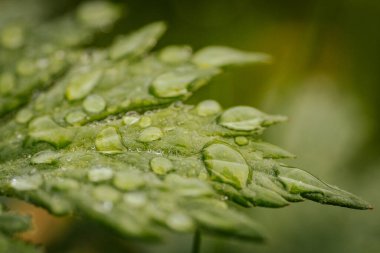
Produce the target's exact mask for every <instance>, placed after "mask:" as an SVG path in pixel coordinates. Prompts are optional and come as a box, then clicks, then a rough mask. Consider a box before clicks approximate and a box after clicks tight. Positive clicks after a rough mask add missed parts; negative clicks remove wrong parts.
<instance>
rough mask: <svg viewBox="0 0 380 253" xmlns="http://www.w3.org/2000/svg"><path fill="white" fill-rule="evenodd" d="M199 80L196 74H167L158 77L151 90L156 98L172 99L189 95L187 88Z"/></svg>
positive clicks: (173, 72) (174, 72)
mask: <svg viewBox="0 0 380 253" xmlns="http://www.w3.org/2000/svg"><path fill="white" fill-rule="evenodd" d="M196 78H197V76H196V75H194V73H181V72H176V71H172V72H167V73H164V74H162V75H160V76H158V77H157V78H156V79H155V80H154V81H153V83H152V86H151V89H152V92H153V94H154V95H155V96H157V97H161V98H172V97H178V96H181V95H185V94H187V92H188V90H187V86H188V85H189V84H190V83H192V82H193V81H195V79H196Z"/></svg>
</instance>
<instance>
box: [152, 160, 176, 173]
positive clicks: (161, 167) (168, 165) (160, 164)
mask: <svg viewBox="0 0 380 253" xmlns="http://www.w3.org/2000/svg"><path fill="white" fill-rule="evenodd" d="M150 167H151V168H152V170H153V172H154V173H156V174H158V175H165V174H166V173H168V172H169V171H171V170H172V169H173V164H172V162H171V161H170V160H169V159H167V158H165V157H155V158H153V159H152V160H150Z"/></svg>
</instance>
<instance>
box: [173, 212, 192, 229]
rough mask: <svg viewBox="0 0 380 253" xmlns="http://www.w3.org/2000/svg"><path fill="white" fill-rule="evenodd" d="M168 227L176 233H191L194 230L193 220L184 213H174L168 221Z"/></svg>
mask: <svg viewBox="0 0 380 253" xmlns="http://www.w3.org/2000/svg"><path fill="white" fill-rule="evenodd" d="M166 223H167V225H168V226H169V227H170V228H171V229H173V230H176V231H180V232H190V231H192V230H194V222H193V220H192V219H191V218H190V217H189V216H188V215H186V214H184V213H178V212H177V213H172V214H170V215H169V217H168V218H167V219H166Z"/></svg>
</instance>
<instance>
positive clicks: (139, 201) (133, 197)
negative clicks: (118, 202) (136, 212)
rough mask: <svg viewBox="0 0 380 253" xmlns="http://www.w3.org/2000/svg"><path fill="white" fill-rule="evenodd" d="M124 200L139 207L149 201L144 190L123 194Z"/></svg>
mask: <svg viewBox="0 0 380 253" xmlns="http://www.w3.org/2000/svg"><path fill="white" fill-rule="evenodd" d="M123 200H124V202H125V203H127V204H128V205H131V206H133V207H137V208H139V207H143V206H145V205H146V204H147V202H148V200H147V196H146V194H145V193H143V192H131V193H126V194H124V196H123Z"/></svg>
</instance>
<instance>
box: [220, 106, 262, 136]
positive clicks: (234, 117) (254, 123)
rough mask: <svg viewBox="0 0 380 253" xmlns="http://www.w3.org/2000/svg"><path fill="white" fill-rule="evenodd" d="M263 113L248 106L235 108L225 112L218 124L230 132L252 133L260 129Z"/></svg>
mask: <svg viewBox="0 0 380 253" xmlns="http://www.w3.org/2000/svg"><path fill="white" fill-rule="evenodd" d="M263 116H264V113H262V112H260V111H259V110H257V109H255V108H253V107H249V106H236V107H232V108H230V109H228V110H226V111H225V112H224V113H223V114H222V115H221V117H220V119H219V124H220V125H222V126H224V127H227V128H229V129H232V130H240V131H252V130H255V129H257V128H260V126H261V123H262V122H263V120H264V119H263Z"/></svg>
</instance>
